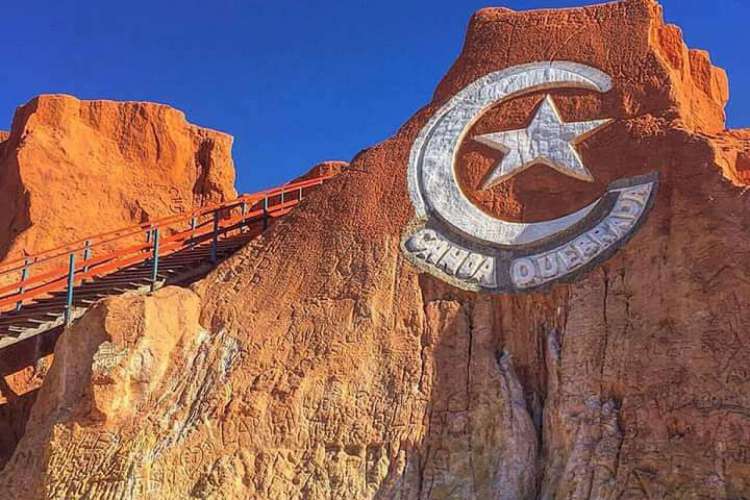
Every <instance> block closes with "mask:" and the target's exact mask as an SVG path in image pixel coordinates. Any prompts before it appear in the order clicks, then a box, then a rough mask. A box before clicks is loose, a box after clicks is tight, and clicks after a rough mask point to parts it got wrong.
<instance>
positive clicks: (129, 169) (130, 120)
mask: <svg viewBox="0 0 750 500" xmlns="http://www.w3.org/2000/svg"><path fill="white" fill-rule="evenodd" d="M231 147H232V138H231V137H230V136H229V135H226V134H223V133H221V132H216V131H213V130H208V129H204V128H200V127H197V126H195V125H191V124H190V123H188V122H187V121H186V120H185V115H184V114H183V113H181V112H180V111H177V110H175V109H172V108H170V107H168V106H164V105H159V104H152V103H136V102H132V103H121V102H114V101H80V100H78V99H76V98H74V97H70V96H65V95H43V96H39V97H37V98H35V99H33V100H31V101H30V102H29V103H28V104H26V105H24V106H21V107H20V108H18V110H17V112H16V115H15V117H14V119H13V126H12V128H11V131H10V134H9V136H8V138H7V139H6V140H5V141H4V142H3V143H2V146H1V147H0V193H2V196H0V258H3V260H5V259H9V258H18V257H20V256H21V254H22V251H23V250H26V251H28V252H29V253H34V252H40V251H43V250H47V249H49V248H54V247H56V246H58V245H62V244H64V243H67V242H69V241H73V240H76V239H79V238H83V237H86V236H90V235H92V234H96V233H100V232H105V231H110V230H113V229H117V228H120V227H127V226H130V225H133V224H138V223H140V222H144V221H146V220H148V219H154V218H158V217H165V216H168V215H171V214H174V213H179V212H183V211H185V210H188V209H190V208H192V207H195V206H200V205H202V204H204V203H209V202H211V201H221V200H224V199H228V198H231V197H233V196H235V191H234V163H233V162H232V157H231Z"/></svg>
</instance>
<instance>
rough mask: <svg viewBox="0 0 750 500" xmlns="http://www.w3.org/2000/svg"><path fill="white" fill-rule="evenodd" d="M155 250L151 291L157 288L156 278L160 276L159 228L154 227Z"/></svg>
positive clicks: (152, 261)
mask: <svg viewBox="0 0 750 500" xmlns="http://www.w3.org/2000/svg"><path fill="white" fill-rule="evenodd" d="M153 240H154V244H153V250H152V254H151V255H152V257H151V291H152V292H153V291H154V290H156V280H157V279H158V278H159V240H160V238H159V228H158V227H155V228H154V235H153Z"/></svg>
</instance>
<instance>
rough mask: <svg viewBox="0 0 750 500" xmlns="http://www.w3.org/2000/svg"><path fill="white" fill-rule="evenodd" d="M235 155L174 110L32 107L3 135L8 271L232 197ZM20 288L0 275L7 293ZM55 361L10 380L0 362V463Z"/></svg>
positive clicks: (62, 104)
mask: <svg viewBox="0 0 750 500" xmlns="http://www.w3.org/2000/svg"><path fill="white" fill-rule="evenodd" d="M231 146H232V138H231V137H230V136H229V135H226V134H223V133H221V132H216V131H213V130H208V129H204V128H200V127H197V126H195V125H191V124H190V123H188V122H187V121H186V120H185V116H184V115H183V114H182V113H181V112H179V111H177V110H175V109H172V108H170V107H168V106H163V105H158V104H150V103H118V102H113V101H80V100H78V99H75V98H73V97H70V96H62V95H44V96H40V97H37V98H35V99H33V100H32V101H31V102H29V103H28V104H26V105H24V106H22V107H20V108H19V109H18V111H17V112H16V116H15V118H14V120H13V127H12V129H11V131H10V132H2V133H0V263H2V262H3V261H8V260H14V259H17V258H19V257H21V256H22V254H23V251H26V252H28V253H32V254H33V253H36V252H40V251H44V250H48V249H51V248H55V247H57V246H59V245H62V244H65V243H68V242H71V241H75V240H78V239H80V238H83V237H86V236H91V235H94V234H97V233H101V232H105V231H111V230H113V229H119V228H124V227H128V226H132V225H135V224H139V223H141V222H145V221H147V220H149V219H154V218H159V217H164V216H168V215H171V214H175V213H180V212H183V211H186V210H188V209H190V208H193V207H197V206H201V205H203V204H209V203H212V202H217V201H221V200H225V199H231V198H233V197H234V196H235V195H236V193H235V190H234V163H233V161H232V157H231ZM120 245H121V243H120ZM107 249H108V248H107V247H106V246H104V247H101V248H100V250H102V251H106V250H107ZM61 263H64V261H62V260H61V261H55V262H50V263H49V264H48V266H47V267H59V266H61ZM43 270H44V265H38V266H36V267H35V268H34V271H33V272H35V273H39V272H43ZM18 279H20V276H19V275H18V273H17V272H16V273H13V274H2V275H0V283H2V284H5V283H9V282H14V281H17V280H18ZM29 349H31V350H34V349H35V346H34V345H30V346H29ZM49 362H50V360H49V359H47V360H44V361H42V362H40V363H38V364H37V366H33V367H29V368H27V369H25V370H22V371H20V372H15V373H8V371H7V370H5V363H4V360H3V359H2V357H0V368H2V376H3V377H4V378H3V379H2V382H1V384H2V387H0V431H1V432H0V436H1V437H0V443H1V444H2V450H3V451H2V452H0V460H4V459H5V458H7V456H8V454H9V453H10V452H11V450H12V449H13V446H15V442H16V441H17V439H18V437H19V436H20V434H21V433H22V432H23V424H24V421H25V419H26V417H27V414H28V409H29V407H30V404H31V403H32V402H33V399H34V396H35V393H34V390H35V389H36V388H37V387H38V386H39V385H40V383H41V380H42V376H43V375H44V373H45V371H46V367H47V366H48V364H49Z"/></svg>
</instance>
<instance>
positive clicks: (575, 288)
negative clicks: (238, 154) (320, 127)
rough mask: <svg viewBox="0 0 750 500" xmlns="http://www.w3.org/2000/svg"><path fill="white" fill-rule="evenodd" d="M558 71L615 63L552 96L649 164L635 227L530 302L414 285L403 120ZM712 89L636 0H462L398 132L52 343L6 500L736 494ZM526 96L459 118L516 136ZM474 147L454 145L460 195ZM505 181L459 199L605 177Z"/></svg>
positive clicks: (716, 77)
mask: <svg viewBox="0 0 750 500" xmlns="http://www.w3.org/2000/svg"><path fill="white" fill-rule="evenodd" d="M551 59H556V60H572V61H576V62H581V63H585V64H587V65H590V66H594V67H596V68H601V69H603V70H605V71H607V72H608V73H609V74H611V75H612V76H613V78H614V88H613V90H612V91H611V92H610V93H608V94H606V95H604V96H603V97H601V98H596V97H595V96H591V95H588V94H585V93H574V92H570V93H568V94H565V95H563V94H559V96H558V97H559V100H560V103H561V104H560V107H561V112H562V113H563V114H564V115H565V118H566V119H573V118H574V117H579V118H581V119H595V118H600V117H602V116H606V117H613V118H615V122H614V123H613V124H612V125H610V126H609V128H608V129H607V130H606V131H605V132H603V133H602V134H603V136H598V137H597V138H592V139H591V141H587V143H585V144H583V145H582V146H581V148H580V151H581V155H582V157H583V158H584V161H585V163H586V165H589V166H590V168H591V170H592V172H593V174H594V176H595V178H599V177H603V178H604V179H605V180H606V179H610V178H611V177H624V176H626V175H632V174H634V173H638V172H640V171H642V169H645V168H650V169H656V170H658V172H659V173H660V179H661V182H660V186H659V191H658V195H657V198H656V201H655V204H654V207H653V210H652V212H651V214H650V215H649V217H648V220H647V221H646V223H645V224H644V225H643V227H642V228H641V229H640V230H639V231H638V233H637V234H636V235H635V237H634V238H633V239H632V240H631V241H630V242H629V243H628V244H627V245H626V246H625V247H624V248H622V249H621V250H620V251H619V252H618V253H617V254H616V256H615V257H613V258H612V259H610V260H608V261H606V262H605V263H604V264H601V265H599V266H597V267H596V268H595V269H593V270H592V271H590V272H588V273H587V274H585V275H583V276H581V277H580V278H579V279H578V280H577V281H576V282H574V283H570V284H559V283H558V284H555V285H553V286H551V287H550V288H549V290H547V291H545V292H543V293H534V294H522V295H500V296H492V295H484V294H477V293H469V292H464V291H460V290H458V289H456V288H453V287H451V286H450V285H448V284H446V283H444V282H442V281H440V280H438V279H437V278H433V277H432V276H430V275H426V274H420V273H419V272H418V271H417V270H416V269H415V268H414V267H413V266H412V265H411V264H410V263H409V261H407V259H406V258H405V257H404V254H403V253H402V251H401V249H400V241H401V237H402V235H403V233H404V231H405V228H406V226H407V225H408V224H409V222H410V221H411V219H412V217H413V215H414V213H413V208H412V204H411V201H410V197H409V194H408V191H407V180H406V170H407V164H408V161H409V152H410V149H411V145H412V144H413V142H414V140H415V138H416V137H417V135H418V134H419V131H420V130H421V129H422V127H423V126H424V125H425V123H426V122H427V121H428V119H429V118H430V117H431V116H432V115H433V114H434V113H435V112H436V111H437V109H438V108H439V107H440V106H441V105H442V104H443V103H444V102H445V101H446V100H447V99H449V98H450V97H451V96H453V95H454V94H455V93H456V92H458V91H459V90H460V89H462V88H464V87H465V86H466V85H467V84H469V83H471V82H472V81H474V80H476V79H477V78H478V77H481V76H483V75H485V74H487V73H490V72H492V71H496V70H500V69H503V68H507V67H511V66H514V65H516V64H521V63H525V62H532V61H539V60H541V61H547V60H551ZM555 95H557V94H555ZM726 96H727V93H726V79H725V77H724V76H723V73H722V72H721V71H720V70H717V69H715V68H713V67H711V65H710V64H709V63H708V59H707V57H706V56H705V54H703V53H700V52H690V51H688V50H687V49H686V48H685V47H684V44H683V43H682V41H681V39H680V37H679V33H678V31H677V30H676V29H675V28H673V27H669V26H665V25H664V23H663V21H662V18H661V11H660V8H659V7H658V5H657V4H656V3H655V2H653V1H650V0H629V1H625V2H620V3H612V4H606V5H599V6H594V7H589V8H582V9H568V10H544V11H532V12H518V13H516V12H512V11H509V10H507V9H485V10H482V11H480V12H479V13H477V14H476V15H475V16H474V17H473V19H472V21H471V23H470V25H469V32H468V35H467V40H466V45H465V47H464V49H463V51H462V53H461V55H460V57H459V59H458V61H457V62H456V64H455V65H454V67H453V68H452V69H451V71H450V72H449V74H448V76H447V77H446V78H445V79H444V81H443V82H442V83H441V84H440V86H439V87H438V91H437V93H436V95H435V99H434V101H433V102H432V103H430V104H429V105H428V106H427V107H425V108H424V109H422V110H421V111H420V112H419V113H418V114H417V115H416V116H414V117H413V118H412V119H411V120H410V121H409V122H407V123H406V124H405V125H404V126H403V127H402V128H401V129H400V130H399V131H398V133H397V134H396V135H395V136H394V137H393V138H391V139H389V140H388V141H385V142H384V143H382V144H379V145H378V146H376V147H374V148H371V149H369V150H367V151H365V152H364V153H362V154H360V155H359V156H358V157H357V158H356V159H355V161H353V162H352V168H351V169H349V170H348V171H347V172H345V173H343V174H342V175H340V176H338V177H337V178H336V179H334V180H333V181H331V182H330V183H329V184H327V185H325V186H323V188H322V189H320V190H319V191H317V192H316V193H315V194H314V195H312V196H310V197H309V198H307V199H306V201H305V202H304V203H303V205H302V206H301V208H300V209H298V210H297V211H295V212H293V214H291V215H290V216H289V217H287V218H285V219H284V220H282V221H280V222H279V223H277V224H275V225H274V226H273V227H272V228H271V230H270V231H269V232H268V233H266V234H264V236H263V237H262V238H261V239H259V240H257V241H255V242H254V243H252V244H251V245H249V246H248V247H247V248H246V249H244V250H243V251H242V252H240V253H239V254H238V255H236V256H235V257H233V258H232V259H230V260H228V261H226V262H224V263H223V264H222V265H220V266H219V267H218V268H217V269H216V270H215V271H214V272H213V273H212V274H211V275H210V276H209V277H208V278H206V279H205V280H204V281H202V282H200V283H199V284H197V285H195V286H194V287H193V289H192V290H190V291H187V290H178V289H165V290H162V291H160V292H158V293H157V294H155V295H153V296H151V297H145V298H144V297H133V296H126V297H120V298H116V299H111V300H109V301H107V302H105V303H104V304H101V305H99V306H98V307H97V308H96V309H95V310H94V311H92V312H91V313H90V314H89V315H88V316H86V317H84V318H82V319H81V320H79V321H78V322H77V323H76V324H75V325H74V326H73V327H72V328H70V329H69V330H68V331H66V333H65V334H63V336H62V337H61V339H60V342H59V343H58V347H57V358H56V360H55V363H54V364H53V366H52V367H51V369H50V372H49V375H48V376H47V378H46V380H45V384H44V386H43V388H42V390H41V393H40V395H39V398H38V401H37V403H36V405H35V407H34V409H33V412H32V416H31V418H30V420H29V423H28V426H27V430H26V434H25V435H24V437H23V439H22V441H21V442H20V444H19V446H18V448H17V449H16V451H15V454H14V456H13V458H12V459H11V461H10V462H9V463H8V464H7V465H6V467H5V468H4V469H3V471H2V472H1V473H0V491H2V495H6V496H7V495H11V494H13V495H15V496H23V497H28V498H40V497H75V496H91V497H107V498H120V497H139V498H145V497H177V498H183V497H189V496H195V497H200V498H404V499H406V498H414V499H418V498H419V499H421V498H481V499H485V498H507V499H522V498H571V499H584V498H633V499H635V498H742V497H746V496H748V495H750V448H749V447H748V445H747V443H748V442H750V418H749V417H748V415H749V414H750V399H749V398H750V396H749V395H750V372H748V369H747V363H746V359H747V358H748V356H750V347H749V346H750V342H748V338H747V337H748V334H747V332H748V327H749V326H750V307H748V306H750V303H749V302H750V279H749V278H750V268H748V262H750V260H749V259H748V257H750V255H748V253H750V244H749V243H750V241H748V240H749V238H750V237H749V236H748V234H750V233H749V232H748V230H749V229H750V217H748V215H747V214H748V208H750V207H748V203H749V202H748V200H750V198H748V197H747V196H745V195H744V191H745V189H746V187H747V180H746V179H747V173H746V172H747V157H748V150H749V148H748V138H749V137H748V134H747V133H746V132H743V131H733V132H726V131H724V130H723V104H724V102H725V101H726ZM538 98H539V96H538V95H531V96H524V97H519V98H518V100H517V101H514V102H509V103H507V105H505V106H504V107H502V108H498V109H497V110H493V111H492V112H491V113H489V114H488V115H487V116H486V117H485V118H486V120H484V121H483V122H482V121H480V122H478V123H476V124H475V126H476V127H478V128H480V127H486V130H497V129H498V128H506V129H511V128H517V126H519V125H523V124H524V119H525V118H524V117H526V118H527V117H528V116H529V114H530V113H531V110H532V109H533V107H534V105H535V104H536V103H537V100H538ZM514 120H515V121H514ZM487 154H490V153H489V152H487V151H481V150H480V149H478V148H477V149H472V147H471V146H470V145H466V147H465V148H464V150H463V152H462V155H465V156H461V157H460V159H459V162H458V164H457V169H458V170H459V172H458V173H459V176H461V175H463V176H464V177H463V182H464V183H465V189H466V190H467V195H469V196H477V195H476V194H474V195H472V193H471V183H472V182H474V181H475V180H476V179H477V178H479V177H481V175H482V173H483V172H482V169H483V168H484V169H486V168H487V165H488V164H489V160H488V159H487V158H485V156H484V155H487ZM464 170H465V171H466V172H463V173H462V171H464ZM532 174H535V175H532ZM547 176H551V178H547ZM558 180H559V183H558ZM512 181H513V182H512V184H511V185H510V186H505V187H504V189H505V190H502V189H499V190H497V191H495V192H494V195H493V196H487V197H486V198H483V199H478V198H477V199H476V201H477V203H483V204H486V205H487V207H486V209H487V210H488V211H495V213H497V214H515V217H517V218H518V219H520V220H532V219H536V218H542V217H546V216H547V215H548V214H551V213H552V212H555V214H558V213H559V212H562V213H565V212H566V211H567V210H569V209H570V208H571V207H574V206H576V204H577V203H580V202H581V200H580V199H579V198H586V197H590V196H593V195H594V194H595V193H596V192H597V189H599V188H601V186H597V185H595V184H594V185H586V186H579V185H577V184H572V183H571V184H569V185H564V186H571V187H572V188H573V189H576V190H577V191H576V193H577V194H576V196H563V195H562V194H561V193H562V192H563V191H564V189H562V188H561V185H562V184H560V183H562V182H563V179H558V178H557V177H555V173H554V172H551V171H550V170H549V169H547V170H542V169H541V168H540V167H537V166H535V167H531V169H529V170H528V171H527V172H525V173H524V174H522V175H520V176H518V177H517V178H514V179H513V180H512ZM602 182H604V181H602ZM501 187H502V186H501ZM542 195H545V196H546V197H545V199H546V200H547V202H546V204H540V205H539V206H540V207H542V208H539V209H538V210H537V209H535V210H537V211H536V212H530V211H529V209H530V207H529V205H530V200H531V201H533V200H536V198H535V197H538V199H539V201H540V202H541V201H542ZM550 200H552V201H550ZM162 318H163V319H162ZM161 337H163V338H164V341H163V343H160V342H157V340H155V339H157V338H161Z"/></svg>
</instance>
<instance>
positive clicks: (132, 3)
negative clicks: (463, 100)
mask: <svg viewBox="0 0 750 500" xmlns="http://www.w3.org/2000/svg"><path fill="white" fill-rule="evenodd" d="M589 3H592V2H585V1H575V0H569V1H562V0H505V1H500V0H496V1H495V2H494V3H487V1H486V0H484V1H476V0H431V1H429V2H428V1H410V0H398V1H394V0H380V1H377V2H372V1H365V0H345V1H343V0H342V1H339V2H332V1H328V2H324V1H317V2H312V1H299V0H298V1H290V0H273V1H268V0H265V1H260V0H211V1H206V0H200V1H198V0H181V1H180V2H175V1H172V0H148V1H144V0H128V1H127V2H122V1H118V2H114V1H111V0H78V1H73V0H55V1H51V0H48V1H36V0H26V1H24V2H20V1H13V2H4V5H3V9H2V14H0V16H1V17H0V19H1V20H2V29H0V46H1V47H2V63H0V128H4V129H7V128H8V127H9V126H10V121H11V117H12V115H13V112H14V110H15V108H16V106H18V105H20V104H22V103H24V102H26V101H27V100H29V99H30V98H31V97H33V96H35V95H37V94H40V93H68V94H73V95H76V96H78V97H81V98H89V99H90V98H108V99H117V100H147V101H156V102H162V103H166V104H169V105H172V106H174V107H177V108H179V109H181V110H183V111H185V112H186V114H187V116H188V119H189V120H190V121H192V122H194V123H197V124H199V125H204V126H207V127H211V128H215V129H219V130H223V131H226V132H229V133H231V134H232V135H234V136H235V147H234V157H235V161H236V164H237V170H238V188H239V189H240V190H241V191H251V190H255V189H258V188H261V187H266V186H272V185H276V184H279V183H281V182H283V181H285V180H287V179H289V178H290V177H293V176H295V175H297V174H299V173H302V172H304V171H305V170H307V168H309V167H310V166H311V165H312V164H314V163H316V162H318V161H320V160H324V159H345V160H348V159H350V158H351V157H352V156H354V155H355V154H356V153H357V152H358V151H359V150H360V149H362V148H364V147H367V146H369V145H372V144H374V143H377V142H379V141H381V140H383V139H385V138H387V137H388V136H390V135H391V134H392V133H393V132H394V131H395V130H396V129H397V128H398V127H399V126H400V125H401V124H402V123H403V122H404V121H406V120H407V119H408V118H409V117H410V116H411V115H412V114H413V113H414V111H416V110H417V109H418V108H419V107H421V106H422V105H424V104H425V103H427V102H428V101H429V99H430V96H431V94H432V92H433V90H434V88H435V86H436V85H437V83H438V81H439V80H440V78H441V77H442V76H443V75H444V74H445V72H446V70H447V69H448V68H449V67H450V65H451V63H452V62H453V60H454V59H455V57H456V56H457V55H458V52H459V50H460V48H461V44H462V42H463V36H464V31H465V28H466V23H467V21H468V19H469V17H470V15H471V13H472V12H474V11H475V10H477V9H479V8H481V7H484V6H488V5H496V6H497V5H502V6H506V7H510V8H513V9H517V10H522V9H529V8H538V7H562V6H575V5H585V4H589ZM663 5H664V7H665V12H666V17H667V20H668V21H670V22H673V23H676V24H678V25H680V26H681V27H682V28H683V30H684V32H685V36H686V39H687V41H688V44H689V45H690V46H691V47H696V48H704V49H707V50H709V51H710V52H711V55H712V59H713V61H714V63H715V64H717V65H719V66H722V67H724V68H725V69H727V71H728V72H729V75H730V80H731V96H732V97H731V101H730V104H729V107H728V118H729V125H730V126H732V127H741V126H750V69H748V67H747V62H748V58H747V54H746V47H745V45H746V43H745V42H744V40H747V28H746V23H747V19H750V2H748V1H747V0H712V1H711V2H708V1H705V0H664V1H663Z"/></svg>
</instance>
